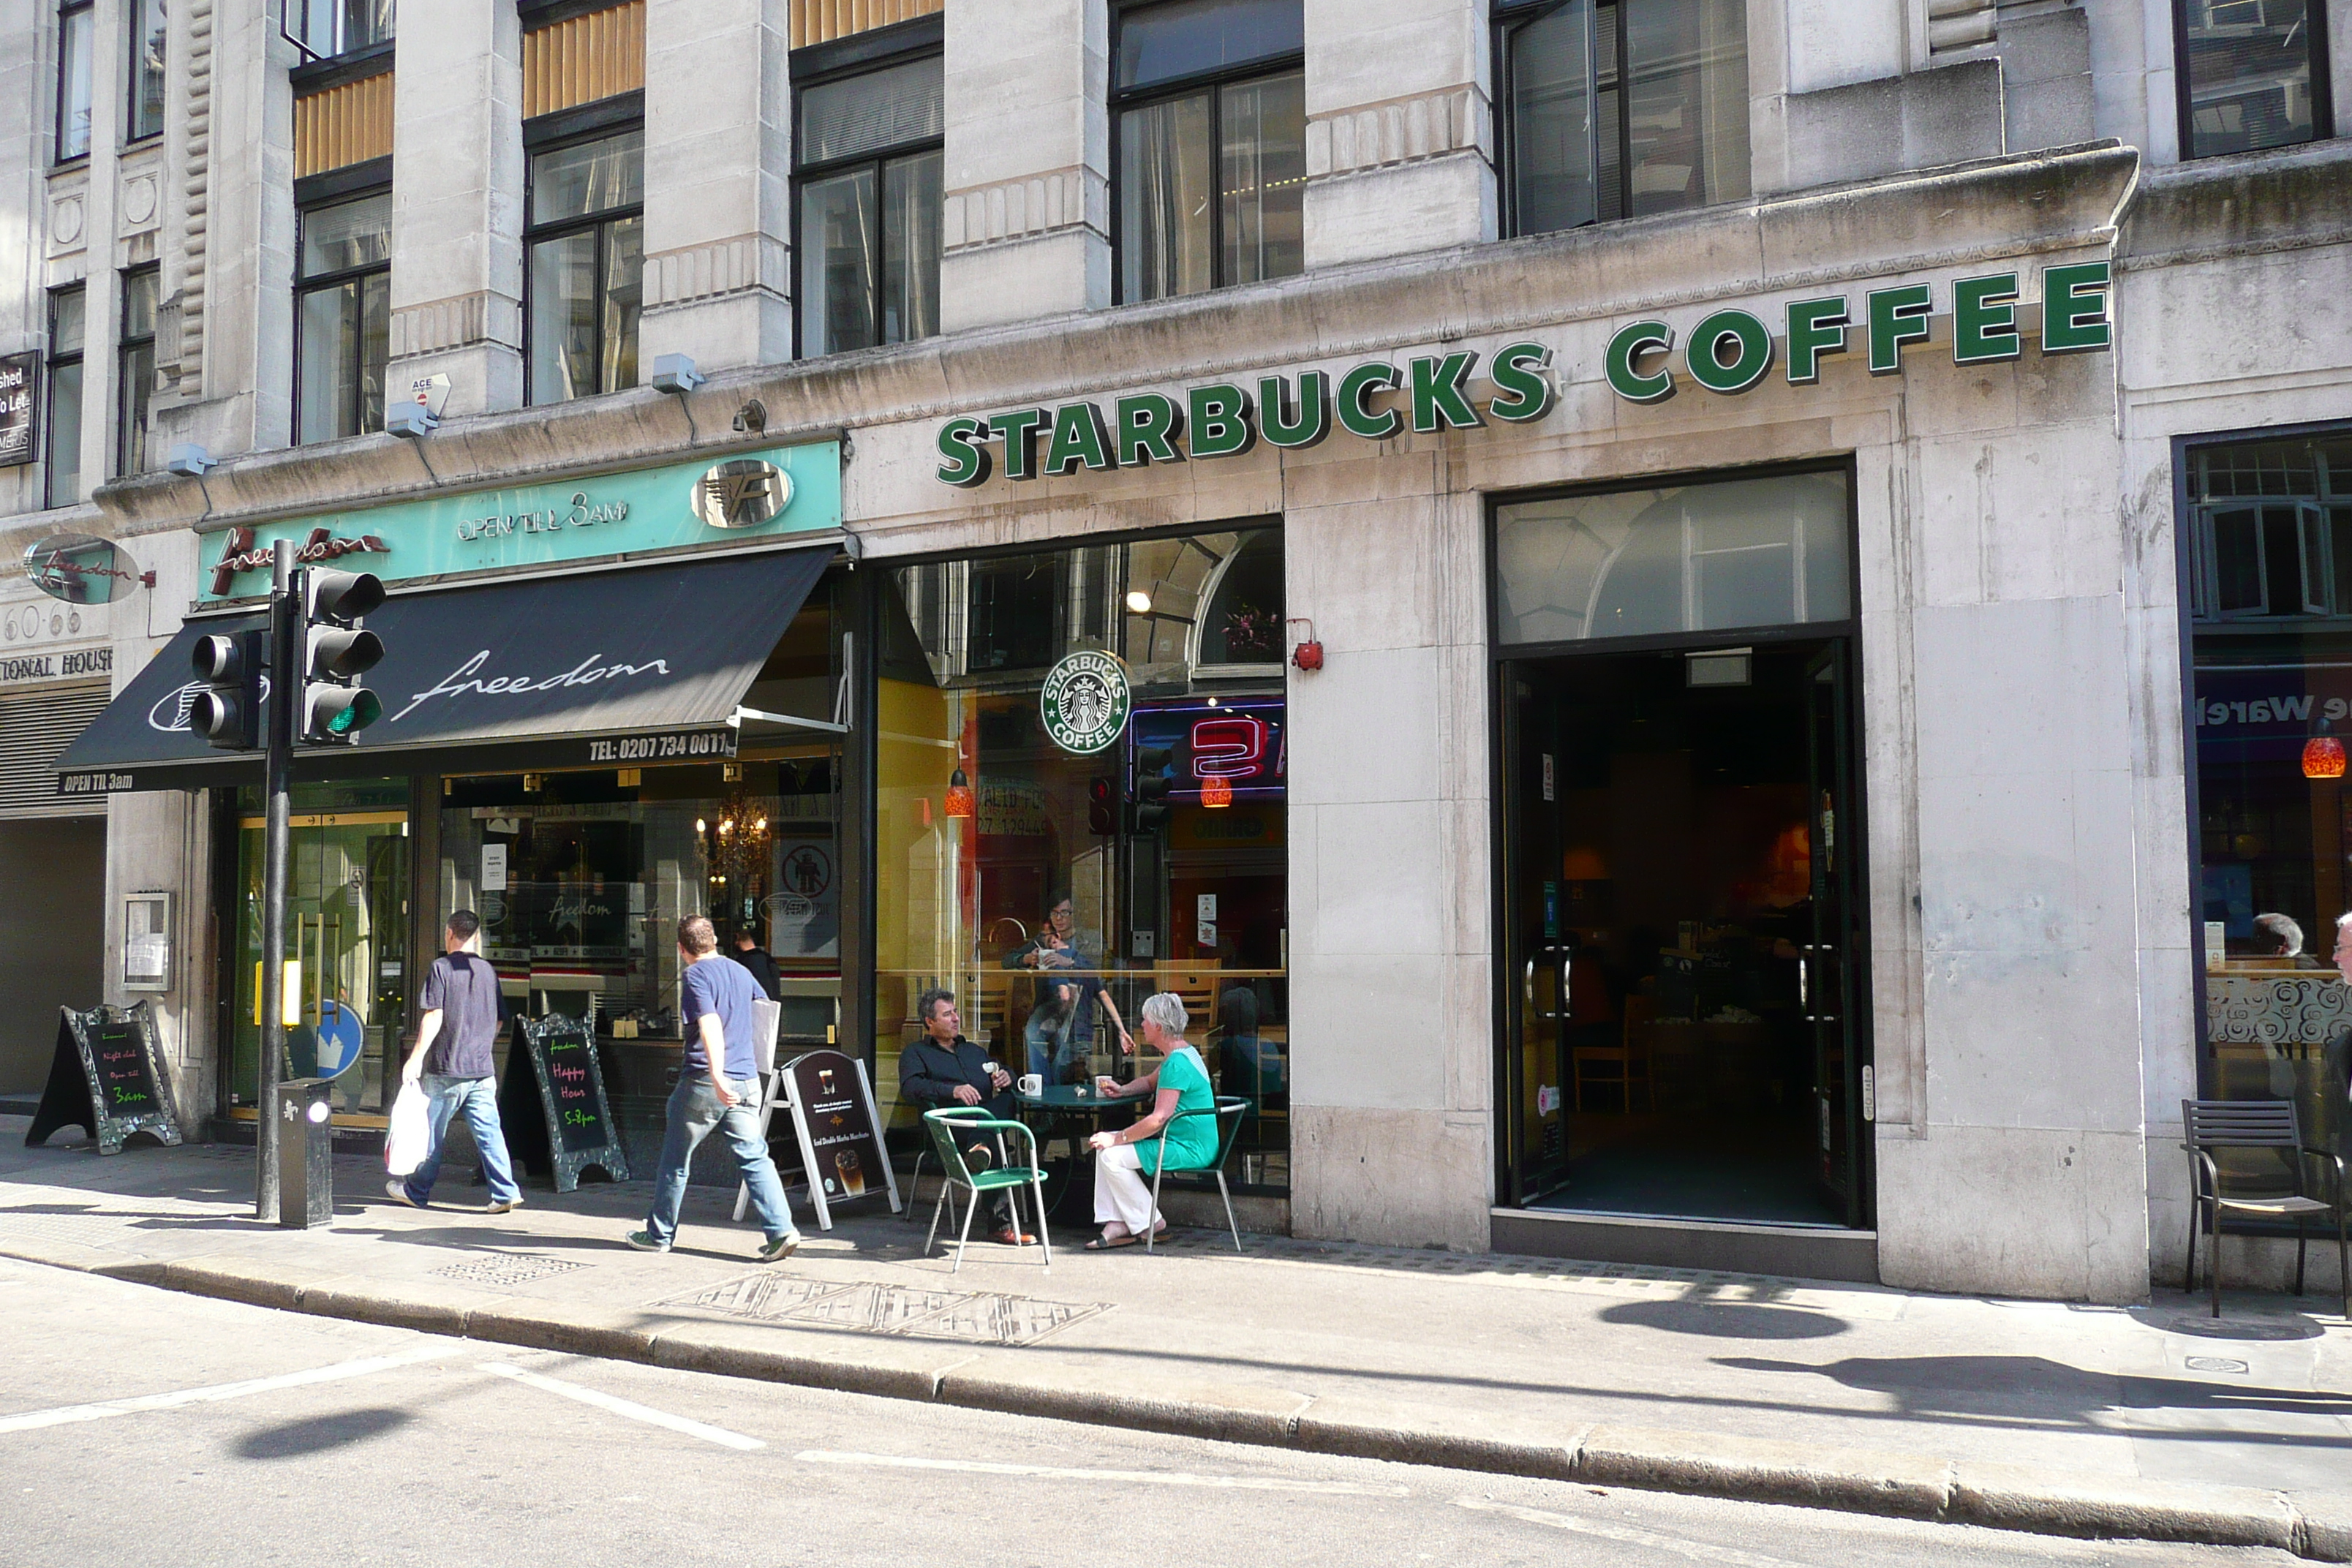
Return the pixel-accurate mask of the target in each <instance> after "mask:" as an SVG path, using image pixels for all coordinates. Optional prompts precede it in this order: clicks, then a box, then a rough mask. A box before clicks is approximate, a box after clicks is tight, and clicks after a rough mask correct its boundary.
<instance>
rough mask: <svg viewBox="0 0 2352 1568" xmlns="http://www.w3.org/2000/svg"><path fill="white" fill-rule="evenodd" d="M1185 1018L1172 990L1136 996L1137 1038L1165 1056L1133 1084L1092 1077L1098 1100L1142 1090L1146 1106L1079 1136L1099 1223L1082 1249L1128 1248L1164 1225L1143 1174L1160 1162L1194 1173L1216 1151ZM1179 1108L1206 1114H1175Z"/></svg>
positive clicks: (1203, 1080) (1204, 1069)
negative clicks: (1123, 1120)
mask: <svg viewBox="0 0 2352 1568" xmlns="http://www.w3.org/2000/svg"><path fill="white" fill-rule="evenodd" d="M1189 1022H1191V1017H1190V1015H1188V1014H1187V1013H1186V1012H1185V1011H1184V1004H1183V1002H1182V1000H1181V998H1179V997H1178V996H1177V995H1176V994H1175V993H1174V992H1172V991H1162V992H1160V994H1157V995H1155V996H1148V997H1146V998H1144V1003H1143V1012H1142V1027H1143V1043H1144V1044H1145V1045H1147V1046H1149V1047H1151V1048H1152V1049H1153V1050H1155V1051H1159V1052H1160V1053H1162V1054H1163V1055H1165V1056H1166V1058H1168V1059H1167V1060H1165V1061H1163V1062H1161V1063H1160V1067H1159V1068H1158V1070H1156V1071H1153V1072H1150V1073H1147V1074H1145V1075H1144V1076H1143V1077H1141V1078H1139V1079H1136V1080H1135V1081H1134V1082H1133V1083H1129V1084H1121V1083H1118V1082H1116V1081H1114V1080H1112V1079H1107V1078H1106V1079H1097V1080H1096V1086H1097V1089H1099V1090H1100V1091H1101V1093H1102V1094H1103V1096H1104V1098H1106V1099H1119V1098H1136V1097H1139V1096H1142V1095H1147V1094H1148V1095H1151V1096H1152V1097H1153V1099H1152V1102H1151V1110H1150V1112H1149V1113H1148V1114H1146V1115H1144V1116H1141V1117H1139V1118H1138V1119H1137V1121H1136V1122H1135V1124H1134V1125H1133V1126H1132V1127H1125V1128H1121V1129H1120V1130H1119V1131H1116V1132H1097V1133H1096V1134H1095V1135H1094V1136H1093V1137H1092V1138H1089V1139H1088V1140H1087V1144H1088V1145H1089V1146H1090V1147H1091V1148H1093V1149H1094V1150H1095V1151H1096V1154H1095V1218H1097V1219H1098V1220H1101V1221H1104V1222H1105V1224H1104V1225H1103V1232H1102V1235H1100V1236H1098V1237H1096V1238H1095V1239H1094V1240H1092V1241H1090V1242H1088V1243H1087V1251H1089V1252H1105V1251H1108V1250H1109V1249H1110V1248H1112V1247H1132V1246H1134V1245H1135V1244H1136V1243H1137V1242H1139V1241H1140V1240H1142V1239H1143V1237H1145V1236H1146V1235H1147V1234H1149V1235H1153V1236H1157V1235H1158V1234H1160V1232H1161V1231H1163V1230H1166V1229H1167V1228H1168V1222H1167V1221H1166V1220H1164V1219H1162V1218H1160V1214H1159V1211H1158V1210H1156V1209H1154V1208H1153V1207H1152V1206H1151V1178H1152V1176H1153V1175H1154V1174H1155V1173H1157V1172H1158V1171H1159V1170H1160V1168H1161V1162H1162V1161H1163V1160H1164V1161H1166V1163H1167V1166H1166V1168H1167V1169H1169V1170H1171V1171H1198V1170H1203V1169H1205V1168H1207V1166H1208V1165H1209V1163H1211V1162H1212V1161H1213V1160H1215V1159H1216V1157H1217V1118H1216V1115H1215V1111H1216V1109H1217V1097H1216V1093H1215V1091H1214V1090H1213V1089H1211V1088H1210V1087H1209V1068H1208V1064H1207V1063H1205V1062H1203V1061H1202V1059H1201V1053H1200V1052H1199V1051H1197V1050H1195V1049H1194V1048H1193V1047H1191V1046H1190V1045H1187V1044H1186V1043H1185V1041H1184V1026H1185V1025H1186V1024H1187V1023H1189ZM1182 1110H1205V1111H1208V1112H1210V1114H1209V1115H1207V1116H1187V1117H1185V1118H1183V1120H1181V1121H1178V1120H1176V1115H1177V1112H1179V1111H1182Z"/></svg>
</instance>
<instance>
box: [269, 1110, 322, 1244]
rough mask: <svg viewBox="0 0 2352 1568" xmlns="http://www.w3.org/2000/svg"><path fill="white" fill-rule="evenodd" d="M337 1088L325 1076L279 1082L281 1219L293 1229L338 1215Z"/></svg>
mask: <svg viewBox="0 0 2352 1568" xmlns="http://www.w3.org/2000/svg"><path fill="white" fill-rule="evenodd" d="M333 1088H334V1083H333V1080H332V1079H323V1078H298V1079H287V1080H286V1081H284V1082H282V1083H280V1084H279V1085H278V1107H277V1110H278V1224H279V1225H280V1226H285V1227H286V1228H287V1229H289V1230H309V1229H310V1227H311V1226H322V1225H330V1224H332V1223H333V1221H334V1217H335V1166H334V1151H335V1138H334V1133H335V1124H334V1110H335V1107H334V1101H333V1099H332V1098H331V1090H332V1089H333Z"/></svg>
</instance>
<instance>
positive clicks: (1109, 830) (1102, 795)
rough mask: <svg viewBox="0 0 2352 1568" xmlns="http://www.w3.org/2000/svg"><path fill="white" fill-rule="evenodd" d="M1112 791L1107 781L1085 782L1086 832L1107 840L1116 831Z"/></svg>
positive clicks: (1115, 813)
mask: <svg viewBox="0 0 2352 1568" xmlns="http://www.w3.org/2000/svg"><path fill="white" fill-rule="evenodd" d="M1112 795H1113V791H1112V789H1111V782H1110V780H1108V779H1088V780H1087V832H1088V833H1092V834H1094V835H1096V836H1097V837H1103V838H1108V837H1110V836H1111V835H1112V834H1113V833H1115V832H1117V831H1118V813H1117V811H1116V810H1115V809H1114V805H1113V801H1112Z"/></svg>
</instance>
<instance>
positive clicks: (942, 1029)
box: [898, 990, 1037, 1247]
mask: <svg viewBox="0 0 2352 1568" xmlns="http://www.w3.org/2000/svg"><path fill="white" fill-rule="evenodd" d="M915 1017H916V1020H917V1021H918V1022H919V1023H920V1024H921V1025H922V1027H923V1033H922V1037H920V1038H919V1039H918V1040H916V1041H915V1043H914V1044H913V1045H911V1046H908V1047H907V1048H906V1049H905V1050H904V1051H903V1052H901V1053H899V1057H898V1092H899V1093H900V1094H902V1095H904V1096H906V1097H907V1098H908V1100H912V1101H914V1102H915V1104H916V1105H917V1106H918V1107H919V1108H920V1109H921V1110H940V1109H941V1108H943V1107H946V1106H951V1105H976V1106H979V1107H980V1108H981V1109H982V1110H986V1111H987V1112H988V1113H989V1114H990V1115H991V1116H995V1117H1001V1118H1003V1120H1004V1121H1013V1119H1014V1118H1013V1075H1012V1074H1010V1073H1008V1072H1006V1071H1005V1070H1004V1069H1003V1068H1001V1067H996V1066H995V1065H994V1064H993V1063H992V1062H990V1060H989V1059H988V1053H987V1052H986V1051H984V1050H982V1049H981V1048H980V1047H978V1046H975V1045H973V1044H972V1043H971V1041H970V1040H967V1039H965V1038H964V1037H963V1034H962V1029H963V1017H962V1016H961V1014H959V1013H958V1012H957V1011H956V1005H955V997H954V995H953V994H951V993H950V992H946V991H937V990H934V991H926V992H924V993H923V994H922V995H921V996H919V997H918V998H916V1001H915ZM923 1136H924V1137H925V1138H926V1139H928V1138H929V1136H930V1130H929V1128H925V1129H924V1131H923ZM963 1158H964V1163H965V1164H966V1165H968V1166H970V1167H971V1169H972V1170H973V1171H974V1172H979V1171H982V1170H984V1169H986V1168H987V1167H988V1166H990V1165H992V1164H993V1163H995V1162H996V1141H995V1139H994V1137H993V1136H988V1137H974V1138H973V1139H972V1140H971V1142H970V1143H968V1144H967V1145H966V1147H965V1148H964V1151H963ZM914 1198H915V1194H912V1193H908V1194H907V1199H908V1202H909V1203H912V1202H913V1201H914ZM996 1211H997V1218H998V1220H999V1222H1000V1224H999V1226H998V1228H997V1231H996V1233H995V1239H996V1240H998V1241H1001V1242H1003V1243H1004V1244H1005V1245H1007V1246H1009V1247H1031V1246H1034V1245H1035V1243H1036V1240H1037V1238H1036V1237H1034V1236H1031V1235H1030V1234H1029V1233H1028V1232H1026V1231H1024V1230H1023V1229H1022V1228H1021V1227H1020V1226H1019V1225H1018V1224H1016V1223H1015V1220H1014V1214H1015V1211H1014V1208H1013V1194H1011V1193H1009V1192H1001V1193H999V1194H996Z"/></svg>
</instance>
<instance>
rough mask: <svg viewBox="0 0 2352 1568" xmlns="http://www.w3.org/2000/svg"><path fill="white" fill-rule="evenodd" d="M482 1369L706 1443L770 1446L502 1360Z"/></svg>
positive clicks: (488, 1362)
mask: <svg viewBox="0 0 2352 1568" xmlns="http://www.w3.org/2000/svg"><path fill="white" fill-rule="evenodd" d="M481 1370H482V1371H484V1372H489V1373H497V1374H498V1375H499V1376H500V1377H510V1378H512V1379H514V1381H515V1382H517V1383H521V1384H529V1385H530V1386H531V1387H533V1388H537V1389H541V1390H544V1391H545V1392H547V1393H549V1394H562V1396H563V1397H564V1398H566V1399H576V1400H578V1401H579V1402H580V1403H581V1404H583V1405H594V1406H595V1407H596V1408H597V1409H599V1410H603V1411H606V1412H608V1413H610V1414H612V1415H625V1416H627V1417H628V1418H629V1419H630V1420H632V1421H643V1422H645V1423H646V1424H647V1425H649V1426H666V1427H667V1428H669V1430H671V1431H673V1432H682V1433H684V1434H685V1435H686V1436H689V1437H699V1438H701V1439H702V1440H703V1441H704V1442H706V1443H716V1444H718V1445H719V1446H720V1447H726V1448H743V1449H751V1448H764V1447H767V1445H766V1444H765V1443H762V1442H761V1441H760V1439H758V1438H757V1437H746V1436H743V1434H742V1433H740V1432H730V1431H729V1430H727V1428H725V1427H724V1426H704V1425H703V1424H702V1423H701V1422H699V1421H689V1420H688V1419H687V1418H686V1417H685V1416H683V1415H671V1414H670V1413H669V1412H668V1411H667V1410H655V1409H653V1408H651V1407H649V1406H647V1405H638V1404H635V1403H634V1402H633V1401H630V1400H626V1399H621V1398H616V1397H615V1396H614V1395H613V1394H603V1393H599V1392H598V1391H597V1390H595V1389H593V1388H583V1387H581V1386H580V1385H579V1384H576V1383H562V1382H559V1381H557V1380H556V1379H554V1378H551V1377H541V1375H540V1374H539V1373H535V1372H525V1371H523V1369H522V1368H520V1367H519V1366H509V1365H508V1364H507V1363H504V1362H502V1361H487V1362H484V1363H482V1368H481Z"/></svg>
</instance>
